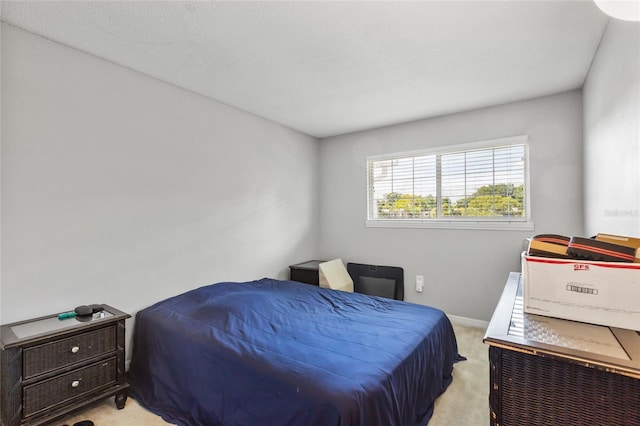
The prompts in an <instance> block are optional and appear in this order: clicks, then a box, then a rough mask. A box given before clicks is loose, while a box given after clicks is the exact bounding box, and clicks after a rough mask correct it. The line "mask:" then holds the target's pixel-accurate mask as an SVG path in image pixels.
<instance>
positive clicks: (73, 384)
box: [71, 380, 80, 388]
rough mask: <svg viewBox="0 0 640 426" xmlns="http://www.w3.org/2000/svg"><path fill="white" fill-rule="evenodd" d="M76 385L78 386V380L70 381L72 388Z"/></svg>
mask: <svg viewBox="0 0 640 426" xmlns="http://www.w3.org/2000/svg"><path fill="white" fill-rule="evenodd" d="M78 386H80V380H74V381H73V382H71V387H72V388H77V387H78Z"/></svg>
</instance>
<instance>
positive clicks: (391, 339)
mask: <svg viewBox="0 0 640 426" xmlns="http://www.w3.org/2000/svg"><path fill="white" fill-rule="evenodd" d="M458 357H459V355H458V352H457V343H456V338H455V335H454V332H453V329H452V327H451V324H450V322H449V320H448V319H447V317H446V316H445V315H444V313H443V312H442V311H440V310H437V309H434V308H430V307H426V306H422V305H416V304H411V303H406V302H400V301H395V300H389V299H383V298H378V297H370V296H365V295H362V294H357V293H344V292H340V291H335V290H329V289H322V288H318V287H315V286H312V285H308V284H300V283H296V282H293V281H277V280H272V279H262V280H259V281H254V282H248V283H219V284H214V285H209V286H205V287H201V288H198V289H196V290H192V291H190V292H187V293H184V294H182V295H179V296H176V297H173V298H170V299H167V300H164V301H162V302H159V303H157V304H155V305H153V306H151V307H149V308H147V309H144V310H142V311H140V312H138V314H137V315H136V322H135V327H134V343H133V351H132V360H131V366H130V370H129V382H130V384H131V385H132V389H131V390H132V395H133V397H134V398H135V399H136V400H137V401H138V402H139V403H140V404H141V405H142V406H144V407H146V408H147V409H149V410H150V411H152V412H154V413H156V414H158V415H160V416H162V417H163V418H164V419H165V420H166V421H169V422H172V423H176V424H179V425H211V426H213V425H304V426H310V425H318V426H329V425H335V426H338V425H344V426H346V425H362V426H375V425H380V426H390V425H398V426H400V425H407V426H408V425H424V424H426V423H427V422H428V420H429V418H430V417H431V415H432V413H433V403H434V400H435V399H436V398H437V397H438V395H440V394H441V393H442V392H443V391H444V390H445V389H446V388H447V386H448V385H449V383H450V382H451V380H452V376H451V373H452V370H453V364H454V362H456V361H457V360H459V358H458Z"/></svg>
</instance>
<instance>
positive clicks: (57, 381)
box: [0, 305, 131, 426]
mask: <svg viewBox="0 0 640 426" xmlns="http://www.w3.org/2000/svg"><path fill="white" fill-rule="evenodd" d="M101 306H102V307H103V308H104V310H103V311H102V312H98V313H95V314H93V315H92V316H90V317H87V318H82V317H74V318H67V319H62V320H61V319H58V316H57V315H50V316H45V317H41V318H35V319H32V320H27V321H20V322H16V323H12V324H6V325H3V326H2V327H0V362H1V365H0V368H1V371H0V392H1V394H0V397H1V399H0V410H1V411H2V414H1V417H0V422H1V424H2V425H3V426H18V425H20V426H26V425H42V424H48V423H50V422H51V421H52V420H54V419H57V418H59V417H62V416H64V415H66V414H68V413H70V412H72V411H75V410H77V409H79V408H81V407H84V406H86V405H88V404H91V403H93V402H95V401H98V400H101V399H104V398H108V397H110V396H114V395H115V403H116V406H117V407H118V409H122V408H124V405H125V402H126V400H127V388H128V387H129V385H128V384H127V383H126V381H125V365H124V359H125V320H126V319H127V318H130V317H131V316H130V315H129V314H127V313H125V312H122V311H119V310H117V309H115V308H112V307H111V306H108V305H101Z"/></svg>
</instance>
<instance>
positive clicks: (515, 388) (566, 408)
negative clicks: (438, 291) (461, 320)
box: [484, 272, 640, 426]
mask: <svg viewBox="0 0 640 426" xmlns="http://www.w3.org/2000/svg"><path fill="white" fill-rule="evenodd" d="M521 280H522V277H521V274H519V273H515V272H512V273H511V274H510V275H509V279H508V281H507V284H506V286H505V288H504V291H503V293H502V297H501V298H500V301H499V302H498V306H497V307H496V310H495V312H494V313H493V317H492V318H491V322H490V323H489V327H488V329H487V332H486V334H485V337H484V342H485V343H488V344H489V364H490V372H489V373H490V381H491V385H490V389H489V405H490V409H491V420H490V424H491V425H492V426H498V425H499V426H510V425H511V426H533V425H536V426H539V425H571V426H576V425H585V426H587V425H588V426H591V425H616V426H624V425H629V426H630V425H636V426H637V425H640V334H639V333H638V332H636V331H633V330H626V329H620V328H614V327H603V326H599V325H593V324H586V323H581V322H574V321H567V320H562V319H557V318H549V317H543V316H538V315H532V314H527V313H524V311H523V298H522V281H521Z"/></svg>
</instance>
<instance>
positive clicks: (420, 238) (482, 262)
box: [319, 91, 583, 321]
mask: <svg viewBox="0 0 640 426" xmlns="http://www.w3.org/2000/svg"><path fill="white" fill-rule="evenodd" d="M515 135H528V136H529V143H530V170H531V173H530V174H531V204H532V206H531V208H532V218H533V221H534V223H535V231H534V232H533V233H531V232H524V231H481V230H477V231H473V230H471V231H470V230H444V229H442V230H438V229H383V228H366V227H365V218H366V173H365V157H366V156H368V155H376V154H383V153H391V152H401V151H410V150H416V149H422V148H429V147H437V146H444V145H451V144H460V143H467V142H474V141H482V140H488V139H495V138H501V137H506V136H515ZM320 175H321V176H322V180H321V190H320V237H319V257H320V258H325V259H330V258H335V257H341V258H342V259H343V260H344V261H351V262H362V263H373V264H382V265H395V266H402V267H403V268H404V269H405V281H406V283H405V300H407V301H409V302H415V303H421V304H425V305H431V306H436V307H439V308H441V309H443V310H444V311H446V312H447V313H448V314H452V315H457V316H462V317H467V318H472V319H477V320H483V321H487V320H489V319H490V317H491V314H492V313H493V310H494V308H495V305H496V303H497V301H498V298H499V296H500V294H501V292H502V289H503V287H504V284H505V282H506V279H507V276H508V274H509V272H510V271H518V270H520V258H519V256H520V252H521V248H522V241H523V239H524V238H525V237H527V236H530V235H532V234H538V233H559V234H565V235H582V234H583V212H582V207H583V203H582V95H581V92H580V91H571V92H567V93H562V94H558V95H554V96H548V97H544V98H538V99H533V100H529V101H524V102H517V103H512V104H507V105H501V106H496V107H492V108H484V109H480V110H475V111H469V112H464V113H459V114H453V115H448V116H443V117H439V118H434V119H428V120H422V121H416V122H412V123H408V124H403V125H398V126H393V127H387V128H383V129H377V130H370V131H365V132H359V133H354V134H350V135H345V136H339V137H334V138H328V139H324V140H322V141H321V144H320ZM417 274H420V275H424V276H425V289H424V292H423V293H416V292H415V276H416V275H417Z"/></svg>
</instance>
